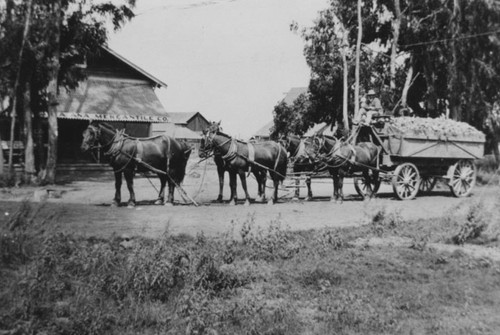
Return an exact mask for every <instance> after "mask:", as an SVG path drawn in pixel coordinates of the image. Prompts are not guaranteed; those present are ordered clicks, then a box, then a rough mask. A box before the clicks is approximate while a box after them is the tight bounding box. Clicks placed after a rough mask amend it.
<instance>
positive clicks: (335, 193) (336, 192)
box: [330, 172, 339, 203]
mask: <svg viewBox="0 0 500 335" xmlns="http://www.w3.org/2000/svg"><path fill="white" fill-rule="evenodd" d="M331 176H332V182H333V194H332V198H331V199H330V201H331V202H335V203H336V202H337V199H338V195H339V177H338V175H337V173H335V172H331Z"/></svg>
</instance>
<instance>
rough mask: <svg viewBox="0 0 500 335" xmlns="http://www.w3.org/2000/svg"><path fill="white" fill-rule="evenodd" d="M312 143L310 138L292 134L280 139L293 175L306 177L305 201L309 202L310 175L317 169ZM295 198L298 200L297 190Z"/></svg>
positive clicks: (310, 193) (296, 190) (315, 154)
mask: <svg viewBox="0 0 500 335" xmlns="http://www.w3.org/2000/svg"><path fill="white" fill-rule="evenodd" d="M312 141H313V140H312V138H301V137H300V136H298V135H293V134H291V135H287V136H285V137H284V138H282V139H281V142H282V143H283V145H284V147H285V148H286V150H287V151H288V153H289V161H290V163H292V165H293V173H294V175H301V174H305V176H306V177H305V178H306V185H307V196H306V198H305V200H306V201H308V200H311V199H312V197H313V195H312V190H311V175H310V173H312V172H315V171H317V168H318V161H317V157H316V156H317V153H316V152H315V149H314V146H313V142H312ZM297 182H298V180H297ZM295 198H299V188H296V189H295Z"/></svg>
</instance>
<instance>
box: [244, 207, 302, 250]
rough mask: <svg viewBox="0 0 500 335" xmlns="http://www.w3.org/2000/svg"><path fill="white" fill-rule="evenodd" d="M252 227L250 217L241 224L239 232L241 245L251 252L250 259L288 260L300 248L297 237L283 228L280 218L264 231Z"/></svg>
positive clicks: (300, 244)
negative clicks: (248, 248) (247, 247)
mask: <svg viewBox="0 0 500 335" xmlns="http://www.w3.org/2000/svg"><path fill="white" fill-rule="evenodd" d="M254 227H255V221H254V218H253V216H252V217H250V218H249V219H248V220H247V221H245V222H244V223H243V225H242V228H241V231H240V235H241V237H242V242H243V244H244V245H247V246H249V247H250V248H251V250H252V255H251V256H250V257H251V258H252V259H267V260H274V259H276V258H281V259H289V258H292V257H293V256H294V255H296V254H297V253H298V252H299V251H300V249H301V248H302V243H301V241H300V239H299V238H298V237H299V236H298V235H297V234H293V233H292V232H291V231H290V229H289V227H283V226H282V224H281V219H280V217H278V218H277V219H275V220H272V221H271V222H270V224H269V226H268V227H267V229H266V230H264V229H261V228H260V227H258V228H256V229H255V228H254Z"/></svg>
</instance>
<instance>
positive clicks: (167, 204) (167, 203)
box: [163, 201, 174, 207]
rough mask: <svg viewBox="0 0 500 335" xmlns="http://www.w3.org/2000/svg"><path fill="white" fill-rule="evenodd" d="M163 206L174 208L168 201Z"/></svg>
mask: <svg viewBox="0 0 500 335" xmlns="http://www.w3.org/2000/svg"><path fill="white" fill-rule="evenodd" d="M163 206H167V207H172V206H174V204H173V203H171V202H168V201H167V202H165V203H164V204H163Z"/></svg>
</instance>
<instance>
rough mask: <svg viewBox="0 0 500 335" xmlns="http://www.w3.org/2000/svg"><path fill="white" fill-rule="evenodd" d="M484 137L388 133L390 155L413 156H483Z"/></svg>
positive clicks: (454, 157)
mask: <svg viewBox="0 0 500 335" xmlns="http://www.w3.org/2000/svg"><path fill="white" fill-rule="evenodd" d="M484 142H485V141H484V139H483V140H481V139H457V138H454V137H451V138H450V137H446V136H425V137H424V136H421V137H418V136H415V135H411V136H405V135H395V134H392V135H389V136H388V140H387V142H386V144H387V150H388V152H389V153H390V154H391V155H394V156H401V157H408V158H410V157H415V158H442V159H446V158H452V159H477V158H481V157H483V153H484Z"/></svg>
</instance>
